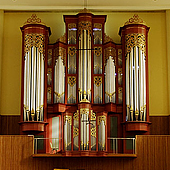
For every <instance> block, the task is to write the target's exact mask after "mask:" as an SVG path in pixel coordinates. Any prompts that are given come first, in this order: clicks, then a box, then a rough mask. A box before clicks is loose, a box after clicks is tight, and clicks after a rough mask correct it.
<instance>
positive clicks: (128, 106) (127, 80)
mask: <svg viewBox="0 0 170 170" xmlns="http://www.w3.org/2000/svg"><path fill="white" fill-rule="evenodd" d="M126 108H127V119H128V120H130V104H129V54H127V56H126Z"/></svg>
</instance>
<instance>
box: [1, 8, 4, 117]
mask: <svg viewBox="0 0 170 170" xmlns="http://www.w3.org/2000/svg"><path fill="white" fill-rule="evenodd" d="M3 26H4V12H3V10H0V96H1V91H2V88H1V80H2V78H1V77H2V76H1V75H2V57H3V56H2V54H3V53H2V51H3ZM1 101H2V100H1V97H0V114H1V103H2V102H1Z"/></svg>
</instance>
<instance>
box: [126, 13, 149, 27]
mask: <svg viewBox="0 0 170 170" xmlns="http://www.w3.org/2000/svg"><path fill="white" fill-rule="evenodd" d="M129 24H143V25H146V22H145V21H143V19H141V18H139V15H138V14H134V16H133V17H132V18H130V19H129V20H128V21H127V22H125V24H124V25H129Z"/></svg>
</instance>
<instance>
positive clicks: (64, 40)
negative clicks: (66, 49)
mask: <svg viewBox="0 0 170 170" xmlns="http://www.w3.org/2000/svg"><path fill="white" fill-rule="evenodd" d="M57 42H63V43H66V33H64V35H63V36H61V37H60V38H59V39H58V40H57Z"/></svg>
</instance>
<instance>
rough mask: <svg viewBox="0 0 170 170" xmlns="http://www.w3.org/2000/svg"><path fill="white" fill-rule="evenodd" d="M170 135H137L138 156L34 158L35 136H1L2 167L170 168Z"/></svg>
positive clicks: (47, 169) (33, 169)
mask: <svg viewBox="0 0 170 170" xmlns="http://www.w3.org/2000/svg"><path fill="white" fill-rule="evenodd" d="M169 144H170V136H142V135H141V136H137V145H136V148H137V158H105V157H103V158H88V157H84V158H83V157H81V158H33V157H32V150H33V137H31V136H22V135H20V136H8V135H5V136H0V169H5V170H30V169H31V170H53V169H54V168H58V169H64V168H65V169H67V168H68V169H70V170H78V169H84V170H105V169H106V170H110V169H112V170H136V169H137V170H153V169H154V170H160V169H161V170H168V169H170V161H169V160H170V147H169Z"/></svg>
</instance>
